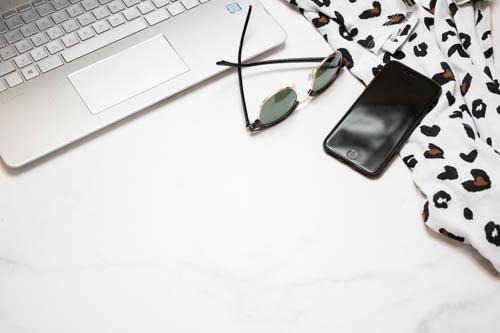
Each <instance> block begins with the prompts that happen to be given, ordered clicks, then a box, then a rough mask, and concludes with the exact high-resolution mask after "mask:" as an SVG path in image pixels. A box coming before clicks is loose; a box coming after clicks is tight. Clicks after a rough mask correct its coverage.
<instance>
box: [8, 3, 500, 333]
mask: <svg viewBox="0 0 500 333" xmlns="http://www.w3.org/2000/svg"><path fill="white" fill-rule="evenodd" d="M264 3H265V5H266V7H268V9H269V11H270V12H271V13H273V14H274V15H275V16H276V17H277V18H279V19H280V20H281V21H282V24H283V25H284V26H285V27H286V28H287V29H288V31H289V38H288V42H287V44H286V46H285V47H282V48H280V49H279V50H278V51H276V52H274V53H272V54H270V55H268V56H269V57H297V56H321V55H326V54H327V53H328V52H329V47H328V45H327V44H326V43H325V42H323V41H322V39H321V37H320V36H319V35H318V34H317V33H316V32H315V31H314V29H313V28H312V27H311V26H310V25H309V23H308V22H306V21H305V20H303V19H301V17H300V16H299V14H297V13H296V12H295V11H294V10H292V9H291V8H290V7H288V6H287V5H286V4H284V3H283V2H282V1H271V0H268V1H264ZM497 7H498V5H497ZM495 11H496V14H495V15H496V17H500V15H498V12H499V8H496V9H495ZM496 31H500V30H499V29H498V28H497V29H496V30H494V35H495V38H496V41H497V44H496V45H497V46H498V45H499V44H498V41H500V38H499V37H500V36H498V35H497V34H495V32H496ZM235 51H236V50H235ZM235 55H236V52H235ZM228 58H231V55H228ZM301 66H302V67H301V68H296V69H293V70H292V69H290V68H288V67H286V66H285V67H275V68H272V69H271V68H267V69H266V70H265V71H263V72H260V70H247V71H245V78H246V82H247V85H248V88H247V89H248V93H247V95H248V99H249V101H251V103H250V110H256V107H257V105H258V104H259V103H260V101H261V100H262V98H264V97H265V96H267V95H268V94H270V93H272V92H273V91H274V90H276V89H278V88H281V87H282V86H284V85H286V84H289V83H291V82H295V83H296V84H297V86H298V87H299V89H304V91H305V89H306V85H307V74H308V73H309V71H310V68H308V67H307V66H304V65H301ZM361 91H362V86H361V85H360V84H359V83H358V82H357V81H356V80H355V79H354V78H352V77H351V76H350V75H349V74H348V73H347V72H344V73H342V75H341V76H340V77H339V79H338V81H337V82H336V83H335V85H334V86H333V87H332V88H331V89H330V90H329V91H327V92H326V93H325V94H323V95H321V96H319V97H318V98H316V99H314V100H313V101H312V102H311V103H309V104H307V105H304V106H302V107H301V109H300V111H298V112H297V113H296V114H294V115H293V116H292V117H290V119H287V120H286V121H285V122H284V123H282V124H280V125H279V126H277V127H275V128H273V129H270V130H268V131H265V132H263V133H261V134H259V135H255V136H250V135H248V133H247V132H246V131H245V129H244V126H243V120H242V114H241V107H240V102H239V95H238V90H237V76H236V74H235V72H229V73H226V74H224V75H222V76H220V77H217V78H216V79H213V80H210V81H209V82H207V83H205V84H202V85H200V86H198V87H196V88H194V89H191V90H190V91H188V92H186V93H183V94H181V95H179V96H178V97H176V98H174V99H172V100H171V101H169V102H168V103H163V104H161V105H158V106H156V107H154V108H151V109H149V110H147V111H146V112H144V113H142V114H140V115H138V116H135V117H132V118H131V119H130V120H127V121H124V122H121V123H120V124H118V125H116V126H113V127H112V128H111V129H110V130H105V131H103V132H101V133H100V134H98V135H94V136H92V137H91V138H88V139H86V140H84V141H82V142H80V143H77V144H75V145H72V146H71V147H69V148H67V149H64V150H63V151H61V152H58V153H56V154H53V155H52V156H50V157H49V158H46V159H44V160H42V161H40V162H38V163H35V164H34V165H32V166H31V167H29V168H26V169H23V170H21V171H11V170H8V169H7V168H6V167H5V166H3V167H2V168H0V189H1V190H0V332H2V333H21V332H22V333H70V332H71V333H73V332H106V333H109V332H119V333H127V332H148V333H149V332H176V333H177V332H179V333H185V332H196V333H199V332H219V333H223V332H228V333H235V332H252V333H256V332H258V333H265V332H272V333H277V332H286V333H293V332H315V333H317V332H398V333H399V332H481V333H485V332H492V333H493V332H495V333H496V332H499V331H500V326H499V323H498V318H500V279H499V277H498V275H497V274H496V273H495V272H494V271H493V269H492V268H491V266H490V265H489V263H488V262H486V261H485V260H484V259H482V258H481V257H480V256H479V255H477V254H476V252H475V251H474V250H472V249H471V248H470V247H468V246H462V245H460V244H457V243H455V242H453V241H450V240H447V239H444V238H443V237H441V236H440V235H435V234H434V233H432V232H430V231H428V230H427V229H426V227H425V226H424V225H423V223H422V221H421V217H420V207H419V205H418V201H417V194H416V191H415V188H414V186H413V184H412V181H411V175H410V172H409V171H408V170H407V169H406V167H405V166H404V165H403V164H402V162H401V161H399V160H396V161H395V162H394V163H392V165H391V166H390V168H389V169H388V171H387V172H386V174H385V175H384V177H382V178H381V179H379V180H377V181H369V180H367V179H365V178H363V177H360V176H359V175H358V174H356V173H355V172H353V171H352V170H351V169H349V168H347V167H345V166H343V165H342V164H340V163H338V162H337V161H335V160H333V159H332V158H329V157H328V156H327V155H325V154H324V153H323V151H322V147H321V143H322V139H323V138H324V137H325V135H326V134H327V133H328V131H329V130H330V129H331V128H332V127H333V125H334V124H335V123H336V121H338V120H339V118H340V117H341V116H342V114H343V112H345V111H346V110H347V108H348V107H349V106H350V104H351V103H352V102H353V101H354V99H355V98H356V97H357V95H359V94H360V93H361ZM253 115H255V113H253Z"/></svg>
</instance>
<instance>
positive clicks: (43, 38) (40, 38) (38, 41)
mask: <svg viewBox="0 0 500 333" xmlns="http://www.w3.org/2000/svg"><path fill="white" fill-rule="evenodd" d="M31 41H32V42H33V45H35V47H38V46H40V45H43V44H45V43H48V42H49V39H48V38H47V35H46V34H45V33H44V32H40V33H37V34H36V35H34V36H33V37H31Z"/></svg>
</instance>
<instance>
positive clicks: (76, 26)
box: [0, 0, 208, 93]
mask: <svg viewBox="0 0 500 333" xmlns="http://www.w3.org/2000/svg"><path fill="white" fill-rule="evenodd" d="M207 1H208V0H142V1H141V0H51V1H48V0H35V1H33V2H32V3H31V4H29V3H27V4H24V5H22V6H20V7H18V8H16V9H13V10H9V11H7V12H4V13H2V14H1V15H0V93H1V92H3V91H6V90H7V89H9V88H12V87H15V86H17V85H19V84H22V83H23V82H26V81H29V80H33V79H35V78H38V77H40V76H42V75H43V74H45V73H47V72H49V71H51V70H53V69H55V68H58V67H60V66H63V65H64V64H65V63H69V62H71V61H74V60H76V59H78V58H80V57H83V56H85V55H87V54H89V53H92V52H94V51H96V50H98V49H100V48H103V47H105V46H107V45H109V44H112V43H114V42H116V41H118V40H120V39H123V38H125V37H127V36H130V35H132V34H134V33H136V32H139V31H141V30H144V29H147V28H148V27H149V26H153V25H155V24H158V23H160V22H162V21H165V20H167V19H169V18H170V17H173V16H176V15H179V14H181V13H184V12H185V11H186V10H189V9H192V8H194V7H196V6H198V5H201V4H203V3H206V2H207Z"/></svg>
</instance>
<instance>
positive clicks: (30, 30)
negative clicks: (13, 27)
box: [19, 23, 38, 38]
mask: <svg viewBox="0 0 500 333" xmlns="http://www.w3.org/2000/svg"><path fill="white" fill-rule="evenodd" d="M19 31H21V33H22V34H23V36H24V38H28V37H29V36H33V35H34V34H36V33H37V32H38V30H37V29H36V28H35V26H34V25H33V23H29V24H26V25H23V26H22V27H21V28H20V29H19Z"/></svg>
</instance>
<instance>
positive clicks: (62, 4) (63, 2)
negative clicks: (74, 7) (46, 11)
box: [52, 0, 69, 10]
mask: <svg viewBox="0 0 500 333" xmlns="http://www.w3.org/2000/svg"><path fill="white" fill-rule="evenodd" d="M52 5H53V6H54V8H55V9H56V10H60V9H63V8H66V7H68V6H69V3H68V1H67V0H54V1H52Z"/></svg>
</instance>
